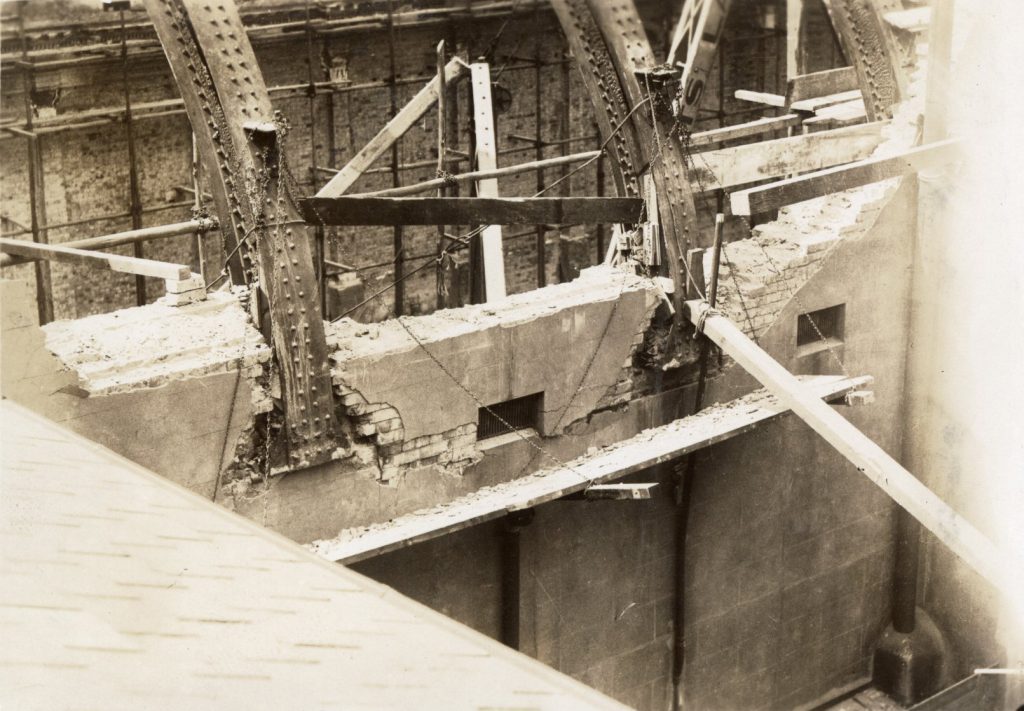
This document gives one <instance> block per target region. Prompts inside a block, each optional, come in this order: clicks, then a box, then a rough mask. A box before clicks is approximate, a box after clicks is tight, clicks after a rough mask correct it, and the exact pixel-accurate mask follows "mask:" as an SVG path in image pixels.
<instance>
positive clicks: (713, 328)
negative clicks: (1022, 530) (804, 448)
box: [686, 301, 1024, 595]
mask: <svg viewBox="0 0 1024 711" xmlns="http://www.w3.org/2000/svg"><path fill="white" fill-rule="evenodd" d="M686 308H687V316H688V317H689V319H690V321H691V322H693V324H694V325H697V326H698V327H700V326H702V327H703V332H704V335H706V336H707V337H708V338H710V339H711V340H712V341H713V342H714V343H715V344H716V345H717V346H718V347H719V348H721V349H722V351H724V352H725V353H726V354H727V355H729V356H730V357H731V358H733V359H734V360H735V361H736V362H737V363H739V364H740V366H742V367H743V369H744V370H746V371H747V372H748V373H750V374H751V375H753V376H754V377H755V378H757V380H758V381H760V382H761V384H762V385H764V386H765V387H766V388H768V390H770V391H771V392H772V393H773V394H774V395H775V397H777V398H779V400H780V401H781V402H782V403H783V404H785V405H786V406H787V407H789V408H790V409H792V411H793V413H794V414H796V415H797V416H798V417H800V418H801V419H802V420H804V422H806V423H807V424H808V425H810V427H811V428H812V429H813V430H814V431H815V432H817V433H818V434H819V435H821V436H822V437H823V438H824V439H825V440H826V441H827V442H828V443H829V444H831V445H832V446H833V447H835V448H836V450H838V451H839V453H840V454H842V455H843V456H844V457H846V458H847V459H849V460H850V461H851V462H852V463H853V464H854V465H855V466H856V467H857V470H858V471H860V472H861V473H862V474H864V475H865V476H867V477H868V478H869V479H871V481H873V482H875V484H877V485H878V486H879V487H880V488H881V489H882V490H883V491H884V492H885V493H886V494H888V495H889V496H890V497H891V498H892V499H893V501H895V502H896V503H897V504H899V505H900V506H902V507H903V508H904V509H906V510H907V512H908V513H909V514H910V515H912V516H913V517H914V518H916V519H917V520H918V521H920V522H921V524H922V525H923V526H924V527H925V528H927V529H928V530H929V531H931V532H932V533H934V534H935V536H936V537H938V539H939V540H940V541H942V542H943V543H944V544H945V545H946V546H948V547H949V549H950V550H951V551H953V552H954V553H955V554H956V555H958V556H959V557H960V558H961V559H963V560H964V562H966V563H967V564H968V565H970V566H971V567H972V568H974V569H975V570H976V571H977V572H978V573H980V574H981V575H982V577H984V578H985V579H986V580H988V581H989V582H990V583H992V584H993V585H994V586H996V588H998V589H999V590H1001V591H1003V592H1004V593H1006V594H1008V595H1018V594H1019V593H1020V590H1019V589H1017V588H1016V587H1015V586H1014V584H1013V576H1012V575H1011V574H1009V573H1008V571H1009V570H1011V569H1013V567H1014V565H1016V569H1017V570H1020V569H1024V562H1022V561H1015V560H1014V556H1011V555H1010V554H1008V553H1005V552H1002V551H1000V550H999V549H998V548H997V547H996V546H995V544H994V543H992V541H991V540H989V539H988V538H986V537H985V536H984V535H982V534H981V532H979V531H978V530H977V529H976V528H975V527H974V526H973V525H972V524H971V523H970V522H969V521H968V520H967V519H965V518H964V517H963V516H961V515H960V514H958V513H957V512H956V511H954V510H953V509H952V508H951V507H950V506H949V504H947V503H946V502H945V501H943V500H942V499H940V498H939V497H938V496H936V495H935V494H934V493H933V492H932V491H931V490H930V489H928V487H926V486H925V485H924V484H922V483H921V482H920V481H919V480H918V479H917V478H915V477H914V475H913V474H911V473H910V472H909V471H907V470H906V469H904V468H903V467H902V466H901V465H900V464H899V462H897V461H896V460H895V459H893V458H892V457H890V456H889V455H888V454H887V453H886V452H885V450H883V449H882V448H881V447H879V446H878V445H877V444H875V443H874V442H873V441H871V439H870V438H868V436H867V435H865V434H864V433H863V432H861V431H860V430H858V429H857V428H856V427H854V426H853V425H852V424H850V422H849V421H848V420H846V419H845V418H844V417H843V416H842V415H840V414H839V413H838V412H836V411H835V410H833V409H832V408H830V407H829V406H828V405H826V404H825V403H824V402H822V401H821V399H820V398H819V397H818V396H817V395H816V394H815V393H814V392H812V391H811V390H809V389H808V388H807V387H806V386H805V385H804V384H803V383H801V382H800V380H799V379H797V378H796V376H794V375H793V374H792V373H790V372H789V371H788V370H786V369H785V368H784V367H782V365H780V364H779V363H778V362H777V361H776V360H775V359H774V358H772V357H771V356H770V355H768V353H766V352H765V351H763V350H762V349H761V348H760V347H759V346H758V345H757V344H756V343H754V342H753V341H752V340H750V338H748V337H747V336H746V335H745V334H744V333H743V331H741V330H740V329H739V328H738V327H737V326H736V325H735V324H734V323H733V322H732V321H730V320H729V319H727V318H726V317H724V316H721V315H719V314H718V313H717V312H715V311H713V310H711V309H710V307H709V306H708V305H707V303H705V302H703V301H687V302H686Z"/></svg>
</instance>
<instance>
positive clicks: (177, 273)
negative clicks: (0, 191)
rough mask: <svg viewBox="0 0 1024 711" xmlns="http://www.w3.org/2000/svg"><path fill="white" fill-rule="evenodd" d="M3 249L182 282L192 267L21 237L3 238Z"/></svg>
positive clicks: (53, 259) (0, 248) (0, 244)
mask: <svg viewBox="0 0 1024 711" xmlns="http://www.w3.org/2000/svg"><path fill="white" fill-rule="evenodd" d="M0 252H4V253H5V254H13V255H17V256H19V257H28V258H31V259H47V260H50V261H54V262H66V263H68V264H80V265H82V266H85V267H106V268H108V269H112V270H114V271H115V272H124V273H125V274H137V275H139V276H148V277H154V278H156V279H167V280H170V281H181V280H183V279H188V278H189V276H191V273H192V270H191V269H190V268H189V267H186V266H184V265H182V264H171V263H169V262H157V261H154V260H152V259H139V258H138V257H124V256H122V255H120V254H107V253H104V252H90V251H87V250H84V249H75V248H74V247H64V246H62V245H55V244H41V243H38V242H27V241H25V240H20V239H7V238H0Z"/></svg>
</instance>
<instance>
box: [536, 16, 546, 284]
mask: <svg viewBox="0 0 1024 711" xmlns="http://www.w3.org/2000/svg"><path fill="white" fill-rule="evenodd" d="M540 35H541V31H540V2H534V4H533V102H534V122H533V124H534V128H533V140H534V146H535V148H536V150H535V151H534V158H535V159H536V160H542V159H543V158H544V141H543V139H542V138H541V134H542V133H543V132H544V118H543V116H544V114H543V109H542V108H541V107H542V106H543V95H542V94H543V92H542V91H541V86H542V79H543V76H544V74H543V72H542V71H541V60H542V59H543V54H542V50H541V46H542V43H541V36H540ZM543 189H544V170H543V169H538V170H537V192H540V191H541V190H543ZM545 239H546V232H545V230H544V225H537V237H536V242H537V287H538V288H540V287H542V286H544V285H545V284H547V263H548V253H547V244H546V242H545Z"/></svg>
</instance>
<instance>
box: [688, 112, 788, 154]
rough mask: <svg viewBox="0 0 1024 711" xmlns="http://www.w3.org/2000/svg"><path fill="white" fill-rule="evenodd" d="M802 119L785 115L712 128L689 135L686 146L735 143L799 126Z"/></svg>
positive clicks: (698, 146) (699, 146) (697, 146)
mask: <svg viewBox="0 0 1024 711" xmlns="http://www.w3.org/2000/svg"><path fill="white" fill-rule="evenodd" d="M801 120H802V117H801V116H799V115H798V114H786V115H785V116H769V117H767V118H760V119H757V120H756V121H748V122H747V123H740V124H736V125H735V126H725V127H723V128H712V129H710V130H707V131H701V132H699V133H692V134H690V136H689V138H688V139H686V145H687V146H689V147H690V148H704V147H706V146H713V145H715V144H716V143H725V142H726V141H735V140H737V139H740V138H749V137H751V136H760V135H762V134H765V133H771V132H772V131H779V130H782V129H786V128H791V127H793V126H799V125H800V121H801Z"/></svg>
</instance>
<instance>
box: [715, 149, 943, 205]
mask: <svg viewBox="0 0 1024 711" xmlns="http://www.w3.org/2000/svg"><path fill="white" fill-rule="evenodd" d="M959 149H960V141H959V139H955V138H952V139H949V140H946V141H938V142H936V143H930V144H928V145H924V146H918V147H917V148H911V149H910V150H907V151H903V152H902V153H899V154H897V155H894V156H887V157H883V158H868V159H866V160H862V161H858V162H856V163H851V164H849V165H844V166H840V167H837V168H827V169H825V170H819V171H815V172H813V173H807V174H806V175H799V176H796V177H794V178H789V179H788V180H780V181H778V182H775V183H769V184H768V185H761V186H758V187H756V188H749V189H747V190H737V191H735V192H733V193H731V194H730V195H729V202H730V204H731V206H732V214H734V215H757V214H760V213H763V212H769V211H771V210H777V209H778V208H780V207H784V206H785V205H791V204H793V203H796V202H803V201H804V200H812V199H814V198H816V197H821V196H822V195H829V194H831V193H837V192H841V191H843V190H849V189H850V188H856V187H859V186H861V185H867V184H869V183H877V182H878V181H879V180H886V179H888V178H895V177H898V176H901V175H906V174H908V173H915V172H917V171H919V170H928V169H934V168H938V167H940V166H942V165H945V164H946V163H949V162H950V161H952V160H954V159H956V157H957V155H958V154H959Z"/></svg>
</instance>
